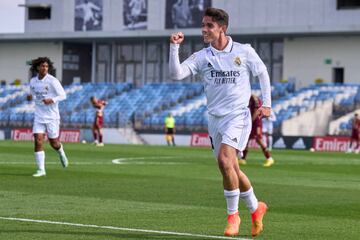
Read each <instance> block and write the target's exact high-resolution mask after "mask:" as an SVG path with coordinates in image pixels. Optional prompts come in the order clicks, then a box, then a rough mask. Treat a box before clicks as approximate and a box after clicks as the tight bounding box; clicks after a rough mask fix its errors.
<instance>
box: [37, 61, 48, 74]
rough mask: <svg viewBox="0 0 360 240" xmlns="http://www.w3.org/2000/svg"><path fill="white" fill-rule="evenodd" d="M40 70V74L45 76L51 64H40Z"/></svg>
mask: <svg viewBox="0 0 360 240" xmlns="http://www.w3.org/2000/svg"><path fill="white" fill-rule="evenodd" d="M38 71H39V75H40V76H45V75H46V74H47V73H48V71H49V64H48V63H47V62H43V63H41V64H40V65H39V66H38Z"/></svg>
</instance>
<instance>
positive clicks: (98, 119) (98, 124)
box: [90, 96, 107, 147]
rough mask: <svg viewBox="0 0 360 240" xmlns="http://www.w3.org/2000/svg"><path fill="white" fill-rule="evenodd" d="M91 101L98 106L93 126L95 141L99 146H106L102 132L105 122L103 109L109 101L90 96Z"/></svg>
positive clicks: (95, 106) (94, 105)
mask: <svg viewBox="0 0 360 240" xmlns="http://www.w3.org/2000/svg"><path fill="white" fill-rule="evenodd" d="M90 101H91V103H92V105H93V107H94V108H96V115H95V120H94V124H93V127H92V132H93V136H94V143H95V144H96V146H97V147H103V146H104V143H103V134H102V127H103V123H104V115H103V110H104V107H105V105H106V104H107V102H106V101H104V100H100V99H96V97H94V96H92V97H91V98H90Z"/></svg>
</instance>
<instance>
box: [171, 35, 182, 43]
mask: <svg viewBox="0 0 360 240" xmlns="http://www.w3.org/2000/svg"><path fill="white" fill-rule="evenodd" d="M183 41H184V34H183V33H182V32H177V33H173V34H171V36H170V42H171V43H175V44H181V43H182V42H183Z"/></svg>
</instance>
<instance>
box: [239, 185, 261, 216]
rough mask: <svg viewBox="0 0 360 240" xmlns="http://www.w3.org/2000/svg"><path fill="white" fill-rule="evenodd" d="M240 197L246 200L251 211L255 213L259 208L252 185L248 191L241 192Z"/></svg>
mask: <svg viewBox="0 0 360 240" xmlns="http://www.w3.org/2000/svg"><path fill="white" fill-rule="evenodd" d="M240 198H241V199H243V200H244V201H245V202H246V206H247V208H248V209H249V210H250V212H251V213H254V212H255V211H256V209H257V208H258V200H257V198H256V196H255V193H254V190H253V188H252V187H250V189H249V190H247V191H246V192H241V193H240Z"/></svg>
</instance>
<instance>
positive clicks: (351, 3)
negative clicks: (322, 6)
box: [337, 0, 360, 9]
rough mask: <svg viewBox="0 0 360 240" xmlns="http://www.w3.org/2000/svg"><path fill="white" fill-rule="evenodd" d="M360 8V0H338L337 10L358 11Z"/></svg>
mask: <svg viewBox="0 0 360 240" xmlns="http://www.w3.org/2000/svg"><path fill="white" fill-rule="evenodd" d="M356 8H360V1H359V0H337V9H356Z"/></svg>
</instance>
